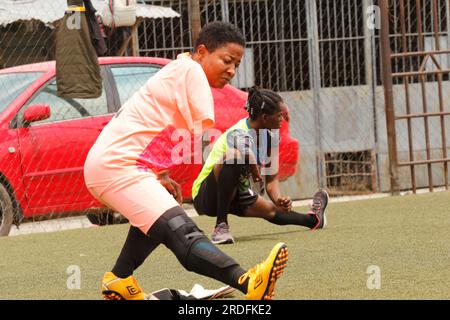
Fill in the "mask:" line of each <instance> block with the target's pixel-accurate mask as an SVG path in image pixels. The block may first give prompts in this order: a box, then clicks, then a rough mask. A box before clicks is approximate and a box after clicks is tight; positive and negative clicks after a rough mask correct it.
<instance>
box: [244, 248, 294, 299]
mask: <svg viewBox="0 0 450 320" xmlns="http://www.w3.org/2000/svg"><path fill="white" fill-rule="evenodd" d="M287 260H288V249H287V246H286V245H285V244H284V243H282V242H279V243H277V244H276V245H275V247H273V249H272V251H270V254H269V257H267V259H266V260H265V261H264V262H262V263H259V264H257V265H256V266H255V267H253V268H251V269H250V270H248V271H247V272H246V273H244V274H243V275H242V276H241V277H240V278H239V284H243V283H244V282H245V281H246V280H247V279H249V280H248V289H247V295H246V296H245V297H246V299H248V300H272V298H273V296H274V293H273V290H274V287H275V282H276V281H277V280H278V278H280V276H281V274H282V273H283V271H284V268H286V262H287Z"/></svg>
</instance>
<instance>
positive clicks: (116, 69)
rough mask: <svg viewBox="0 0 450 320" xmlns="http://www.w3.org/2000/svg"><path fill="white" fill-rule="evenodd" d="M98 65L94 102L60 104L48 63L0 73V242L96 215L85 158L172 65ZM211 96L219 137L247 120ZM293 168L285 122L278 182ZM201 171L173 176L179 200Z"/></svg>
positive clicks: (180, 169) (225, 92)
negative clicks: (70, 216)
mask: <svg viewBox="0 0 450 320" xmlns="http://www.w3.org/2000/svg"><path fill="white" fill-rule="evenodd" d="M99 62H100V65H101V71H102V75H103V93H102V95H101V96H100V97H99V98H96V99H63V98H60V97H58V96H57V87H56V80H55V62H54V61H52V62H45V63H37V64H31V65H24V66H18V67H14V68H9V69H3V70H0V89H1V94H0V150H1V152H2V154H3V156H2V157H1V159H0V205H1V212H0V219H1V220H0V221H1V225H0V235H7V234H8V233H9V230H10V228H11V225H12V224H13V223H15V224H16V225H18V224H19V223H20V222H21V221H22V219H23V218H24V217H32V216H35V215H51V214H55V213H63V212H82V211H85V210H87V209H91V208H92V209H95V208H101V207H102V206H101V205H100V203H98V202H97V201H96V200H94V198H93V197H92V196H91V195H90V194H89V192H88V191H87V189H86V187H85V184H84V180H83V164H84V161H85V158H86V155H87V153H88V151H89V149H90V147H91V146H92V144H93V143H94V141H95V140H96V138H97V136H98V135H99V133H100V132H101V131H102V129H103V127H104V126H105V125H106V124H107V123H108V121H109V120H110V119H111V117H112V116H113V114H114V113H115V112H116V111H117V110H118V109H119V107H120V106H121V105H122V104H123V103H124V102H125V101H126V100H127V99H128V98H129V97H130V96H131V95H132V94H133V93H134V92H135V91H137V90H138V89H139V88H140V87H141V86H142V85H143V84H144V83H145V82H146V81H147V80H148V79H149V78H150V77H151V76H152V75H154V74H155V73H156V72H157V71H158V70H159V69H160V68H161V67H163V66H164V65H165V64H167V63H168V62H170V60H167V59H160V58H145V57H107V58H100V59H99ZM213 95H214V102H215V117H216V126H215V128H217V129H219V130H221V131H224V130H225V129H227V128H229V127H230V126H231V125H233V124H234V123H236V122H237V121H238V120H239V119H241V118H243V117H245V116H246V111H245V110H244V108H243V106H244V104H245V101H246V97H247V94H246V93H245V92H243V91H241V90H238V89H236V88H234V87H232V86H229V85H228V86H226V87H225V88H223V89H220V90H219V89H213ZM286 118H288V115H287V117H286ZM297 160H298V142H297V141H296V140H295V139H293V138H292V137H291V136H290V135H289V129H288V123H287V122H286V121H284V123H283V127H282V130H281V144H280V164H281V167H280V179H281V180H283V179H286V178H287V177H289V176H291V175H293V174H294V173H295V170H296V164H297ZM200 169H201V165H200V164H196V165H195V164H182V165H179V166H177V167H175V168H174V169H173V172H172V174H171V175H172V177H173V178H174V179H175V180H176V181H178V182H179V183H180V184H181V185H182V188H183V196H184V197H185V199H189V198H190V197H191V186H192V183H193V181H194V179H195V178H196V176H197V174H198V173H199V172H200Z"/></svg>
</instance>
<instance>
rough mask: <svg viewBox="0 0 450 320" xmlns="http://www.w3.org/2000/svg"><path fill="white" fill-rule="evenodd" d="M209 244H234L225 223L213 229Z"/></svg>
mask: <svg viewBox="0 0 450 320" xmlns="http://www.w3.org/2000/svg"><path fill="white" fill-rule="evenodd" d="M211 242H212V243H214V244H227V243H234V238H233V236H232V235H231V233H230V227H229V226H228V224H226V223H225V222H221V223H219V224H218V225H216V227H215V228H214V231H213V233H212V234H211Z"/></svg>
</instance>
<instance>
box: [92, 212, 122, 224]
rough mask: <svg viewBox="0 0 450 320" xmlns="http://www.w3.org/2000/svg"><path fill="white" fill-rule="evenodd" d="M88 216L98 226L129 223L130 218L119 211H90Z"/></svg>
mask: <svg viewBox="0 0 450 320" xmlns="http://www.w3.org/2000/svg"><path fill="white" fill-rule="evenodd" d="M86 216H87V218H88V219H89V221H90V222H91V223H92V224H95V225H98V226H105V225H111V224H122V223H128V220H127V219H126V218H125V217H124V216H122V215H121V214H120V213H117V212H97V213H88V214H86Z"/></svg>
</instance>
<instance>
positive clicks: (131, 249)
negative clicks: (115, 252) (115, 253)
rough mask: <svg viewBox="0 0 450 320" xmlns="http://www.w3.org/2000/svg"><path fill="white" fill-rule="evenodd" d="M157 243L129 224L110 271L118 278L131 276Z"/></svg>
mask: <svg viewBox="0 0 450 320" xmlns="http://www.w3.org/2000/svg"><path fill="white" fill-rule="evenodd" d="M158 245H159V242H157V241H154V240H152V238H150V237H148V236H147V235H146V234H144V233H143V232H142V231H141V230H140V229H139V228H136V227H133V226H130V229H129V231H128V236H127V239H126V241H125V244H124V245H123V248H122V251H121V252H120V255H119V258H117V261H116V264H115V266H114V268H113V269H112V270H111V271H112V273H114V274H115V275H116V276H117V277H119V278H127V277H129V276H131V275H132V274H133V272H134V270H136V269H137V268H138V267H139V266H140V265H141V264H142V263H143V262H144V261H145V259H146V258H147V257H148V256H149V255H150V253H151V252H152V251H153V250H154V249H155V248H156V247H157V246H158Z"/></svg>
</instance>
